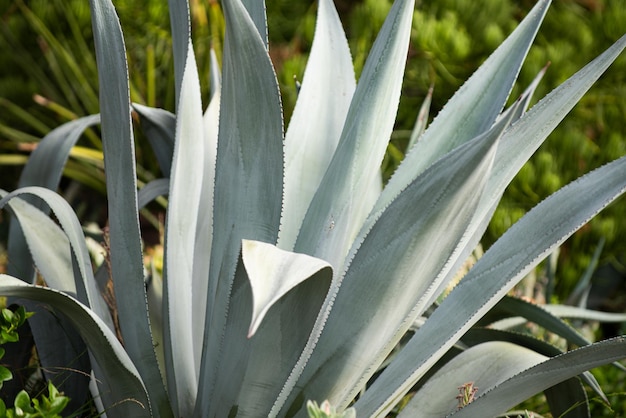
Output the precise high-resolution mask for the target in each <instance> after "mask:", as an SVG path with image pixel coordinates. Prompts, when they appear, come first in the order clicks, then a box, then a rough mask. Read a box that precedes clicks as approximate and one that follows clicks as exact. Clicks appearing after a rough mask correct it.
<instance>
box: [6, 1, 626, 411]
mask: <svg viewBox="0 0 626 418" xmlns="http://www.w3.org/2000/svg"><path fill="white" fill-rule="evenodd" d="M114 3H115V5H116V7H117V9H118V12H119V15H120V19H121V22H122V27H123V30H124V33H125V37H126V42H127V49H128V51H129V57H128V58H129V66H130V71H129V73H130V77H131V89H132V99H133V100H134V101H137V102H140V103H144V104H148V105H150V106H157V107H163V108H165V109H168V110H172V111H173V110H174V107H175V103H174V91H173V65H172V57H171V39H170V35H169V17H168V13H167V10H166V9H167V2H165V1H162V0H117V1H115V2H114ZM190 3H191V6H192V24H193V29H194V32H193V37H194V43H195V48H196V51H197V57H198V63H199V66H200V67H201V68H200V74H201V76H202V77H203V81H204V85H203V89H204V97H208V89H209V83H208V68H209V67H208V64H209V49H210V46H211V45H213V46H214V47H215V49H216V50H217V51H219V50H220V43H221V39H222V33H223V23H222V21H221V19H220V18H219V15H220V10H219V5H218V3H217V2H216V1H215V0H208V1H206V0H204V1H201V0H191V1H190ZM335 3H336V5H337V8H338V10H339V12H340V14H341V15H342V21H343V22H344V26H345V28H346V31H347V34H348V37H349V40H350V46H351V50H352V54H353V57H354V61H355V63H356V71H357V76H358V74H359V72H360V70H361V67H362V65H363V63H364V61H365V58H366V53H367V51H369V49H370V46H371V44H372V43H373V40H374V38H375V36H376V34H377V32H378V30H379V28H380V26H381V25H382V22H383V20H384V17H385V16H386V14H387V12H388V10H389V8H390V6H391V3H392V1H391V0H336V2H335ZM533 4H534V1H532V0H517V1H514V0H482V1H480V2H477V1H474V0H421V1H418V7H417V9H416V11H415V16H414V23H413V28H414V29H413V33H412V41H411V49H410V54H409V58H408V59H409V63H408V66H407V69H408V70H407V74H406V77H405V82H404V87H403V96H402V99H401V103H400V110H399V114H398V119H397V126H396V132H395V134H394V138H393V141H392V144H391V145H390V148H389V152H388V156H387V159H386V160H385V162H384V164H383V169H384V171H385V176H386V177H388V176H389V175H391V173H392V172H393V169H394V167H395V166H396V164H397V163H398V162H399V160H400V159H401V158H402V155H403V153H404V151H405V148H406V144H407V141H408V132H409V130H410V129H411V128H412V126H413V123H414V121H415V117H416V115H417V111H418V109H419V106H420V105H421V103H422V101H423V100H424V98H425V96H426V94H427V92H428V89H429V87H430V86H431V85H432V86H434V94H433V102H432V108H431V117H432V116H434V115H436V114H437V112H438V111H439V110H440V109H441V108H442V107H443V105H444V104H445V103H446V101H447V100H448V98H449V97H450V96H451V95H452V94H453V93H454V92H455V91H456V90H457V89H458V88H459V86H460V85H461V83H462V82H463V81H464V80H466V79H467V78H468V77H469V76H470V75H471V74H472V72H473V71H474V70H475V69H476V68H477V67H478V66H479V65H480V63H481V62H482V61H483V60H484V59H485V58H486V57H487V56H488V54H490V53H491V52H492V51H493V50H494V49H495V48H496V47H497V46H498V45H499V44H500V43H501V42H502V41H503V40H504V38H505V37H506V36H507V35H508V34H509V33H510V32H511V31H512V30H513V28H514V27H515V26H516V24H517V22H519V21H520V20H521V18H522V17H523V16H524V13H526V12H527V11H528V10H530V8H531V7H532V5H533ZM267 8H268V19H269V27H270V33H269V35H270V43H271V48H270V52H271V54H272V58H273V60H274V62H275V64H276V69H277V73H278V74H277V75H278V78H279V83H280V86H281V89H282V93H283V99H284V103H283V107H284V110H285V114H286V117H287V119H288V118H289V117H290V114H291V112H292V109H293V105H294V103H295V98H296V88H295V83H294V77H295V78H296V79H300V80H301V79H302V76H303V72H304V67H305V64H306V56H307V53H308V51H309V49H310V46H311V40H312V38H313V32H314V29H315V8H316V6H315V2H314V1H312V0H302V1H293V0H272V1H268V2H267ZM209 21H210V22H211V24H209ZM625 29H626V7H625V3H624V0H554V1H553V5H552V8H551V10H550V11H549V13H548V15H547V17H546V20H545V22H544V24H543V26H542V29H541V30H540V33H539V35H538V37H537V41H536V43H535V46H534V47H533V49H532V50H531V52H530V54H529V57H528V59H527V60H526V64H525V65H524V67H523V69H522V72H521V75H520V78H519V83H520V84H519V85H518V86H516V87H515V89H514V91H513V94H512V97H513V98H515V97H517V94H519V93H520V92H521V91H522V90H523V89H524V88H525V86H526V85H527V84H528V83H530V81H531V80H532V79H533V78H534V76H535V75H536V73H537V72H538V71H539V70H540V69H541V68H542V67H544V66H545V65H546V64H547V63H548V62H550V67H549V69H548V71H547V73H546V76H545V77H544V79H543V81H542V83H541V85H540V87H539V88H538V90H537V93H536V95H537V97H542V96H543V95H545V94H546V93H547V92H549V91H550V90H552V89H553V88H554V87H556V86H557V85H558V84H560V83H562V82H563V81H564V80H565V79H567V78H568V77H569V76H570V75H572V74H573V73H574V72H575V71H577V70H578V69H580V68H581V67H582V66H584V65H585V64H586V63H587V62H588V61H589V60H591V59H592V58H593V57H595V56H597V55H598V54H599V53H600V52H602V51H603V50H604V49H605V48H606V47H607V46H608V45H610V44H611V43H612V42H614V41H616V40H617V39H618V38H619V37H620V36H621V35H623V33H624V31H625ZM92 51H93V48H92V34H91V23H90V16H89V6H88V3H87V2H85V1H84V0H0V62H2V63H3V65H2V66H0V170H1V171H0V187H1V188H4V189H8V190H12V189H13V188H15V186H16V182H17V178H18V175H19V172H20V170H21V166H22V165H23V164H24V162H25V160H26V158H27V156H28V152H29V150H30V149H32V146H33V144H35V143H36V142H37V141H38V140H39V138H41V137H42V136H43V135H45V134H46V133H47V132H48V131H49V130H51V129H53V128H54V127H56V126H58V125H59V124H60V123H62V122H64V121H66V120H68V119H71V118H73V117H75V116H76V115H79V116H80V115H86V114H90V113H96V112H97V111H98V101H97V73H96V66H95V59H94V55H93V52H92ZM35 95H37V96H36V97H38V99H37V100H36V101H35V100H33V97H35ZM624 97H626V56H622V57H620V58H618V60H617V61H616V62H615V63H614V64H613V66H612V67H611V68H610V69H609V71H608V72H607V73H606V74H605V76H603V77H602V78H601V79H600V81H599V82H598V83H597V84H596V85H595V86H594V87H593V88H592V89H591V91H590V92H589V93H588V94H587V95H586V96H584V98H583V99H582V100H581V102H580V103H579V104H578V105H577V106H576V107H575V109H574V110H573V112H572V114H571V115H570V116H569V117H568V118H567V119H566V120H565V121H564V122H563V123H562V124H561V125H560V126H559V128H557V130H556V131H555V132H554V133H553V134H552V135H551V136H550V137H549V139H548V140H547V141H546V143H545V145H544V146H543V147H542V148H541V149H540V150H539V151H538V152H537V154H536V155H535V156H534V157H533V158H532V159H531V161H530V162H529V163H528V164H527V165H526V166H525V167H524V168H523V169H522V171H521V172H520V174H519V175H518V176H517V178H516V179H515V180H514V181H513V183H512V184H511V186H510V187H509V189H508V190H507V192H506V194H505V196H504V198H503V201H502V203H501V205H500V207H499V208H498V210H497V211H496V214H495V216H494V219H493V221H492V222H491V224H490V226H489V229H488V232H487V234H486V236H485V239H484V244H485V245H486V246H488V245H489V244H490V243H492V242H493V241H495V239H496V238H497V237H498V236H500V235H501V234H502V233H503V232H504V231H505V230H506V229H508V228H509V227H510V226H511V225H512V224H513V223H514V222H515V221H516V220H517V219H519V218H520V217H521V216H522V215H523V214H524V213H525V212H526V211H527V210H529V209H530V208H532V207H533V206H535V205H536V204H537V203H538V202H539V201H541V200H542V199H543V198H545V197H546V196H548V195H549V194H550V193H552V192H554V191H556V190H557V189H558V188H559V187H561V186H563V185H564V184H566V183H568V182H570V181H572V180H573V179H575V178H577V177H579V176H580V175H582V174H584V173H586V172H588V171H590V170H591V169H593V168H596V167H598V166H600V165H602V164H604V163H606V162H608V161H611V160H613V159H615V158H618V157H620V156H622V155H624V154H626V124H625V123H624V119H625V116H626V101H625V100H624V99H623V98H624ZM92 134H93V135H91V136H87V137H86V138H84V139H83V140H81V143H80V144H81V145H83V146H84V147H87V148H90V149H93V150H96V151H98V150H99V149H100V143H99V141H98V135H97V132H93V133H92ZM138 136H139V140H138V149H137V158H138V164H139V166H140V167H139V169H138V171H139V175H140V177H142V176H143V178H144V179H146V180H147V179H150V178H152V177H155V176H158V171H157V170H158V169H157V166H156V164H155V162H154V157H153V156H152V154H151V153H150V152H148V151H145V150H147V149H148V148H147V147H145V146H144V142H143V140H142V139H141V136H140V135H138ZM65 174H66V177H67V180H66V181H65V182H64V188H65V189H64V190H65V192H66V193H68V190H69V189H70V186H71V187H73V188H74V189H76V188H79V189H80V190H81V193H82V194H81V196H83V199H84V196H85V195H87V196H88V199H87V200H90V201H95V202H96V203H95V204H92V205H91V206H88V208H87V209H86V211H87V216H86V217H92V218H94V217H95V218H97V217H98V216H102V213H101V211H99V210H98V204H97V203H98V202H102V197H101V194H100V193H94V190H95V191H102V190H104V188H103V181H104V176H103V174H102V166H101V165H99V164H96V163H94V162H91V161H89V160H88V159H85V158H75V159H74V160H73V161H72V162H71V164H69V165H68V168H67V169H66V173H65ZM581 198H584V196H581ZM625 213H626V201H624V200H623V199H622V200H620V201H618V202H617V203H616V204H614V205H612V206H611V207H609V208H607V209H606V210H605V211H603V212H602V213H601V214H600V215H599V216H597V217H596V218H594V219H593V220H592V221H591V222H590V224H589V225H587V226H585V227H584V228H583V229H582V230H581V231H579V232H578V233H576V234H575V235H574V236H573V237H572V238H571V239H570V240H569V241H568V242H567V243H566V245H565V246H564V248H563V249H562V251H561V253H560V257H559V268H558V270H557V272H556V277H557V280H556V287H555V292H554V299H556V300H560V301H564V300H565V299H566V298H567V297H568V295H569V294H570V293H571V291H572V290H573V288H574V286H575V285H576V283H577V282H578V280H579V278H580V276H581V275H582V272H583V271H584V270H585V269H586V268H587V266H588V265H589V263H590V261H591V257H592V254H593V251H594V248H595V246H596V245H597V243H598V242H599V240H600V239H601V238H602V237H604V238H605V239H606V246H605V250H604V252H603V256H602V258H601V260H600V264H601V265H609V266H610V268H609V269H608V270H606V269H605V271H609V273H607V278H605V280H606V281H609V282H610V283H609V284H611V285H613V283H617V286H618V287H617V288H611V287H610V286H609V287H608V290H606V293H607V294H610V295H611V303H610V304H609V300H608V299H602V298H601V301H600V302H605V303H604V306H603V308H604V309H612V310H618V311H624V309H625V308H626V291H625V287H626V286H624V281H625V280H626V219H625V217H624V214H625ZM1 221H2V218H0V224H1ZM1 231H2V229H0V234H1ZM609 277H611V278H612V277H617V279H612V280H617V281H616V282H615V281H610V280H609ZM596 280H600V281H601V280H603V277H596ZM616 289H617V290H616ZM621 332H622V333H624V332H626V330H625V329H622V330H621ZM622 399H623V398H622ZM624 409H626V408H624Z"/></svg>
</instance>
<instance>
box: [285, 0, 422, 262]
mask: <svg viewBox="0 0 626 418" xmlns="http://www.w3.org/2000/svg"><path fill="white" fill-rule="evenodd" d="M413 7H414V1H413V0H396V2H395V3H394V5H393V6H392V8H391V11H390V12H389V15H388V16H387V18H386V20H385V23H384V24H383V27H382V29H381V30H380V33H379V34H378V37H377V38H376V41H375V43H374V46H373V47H372V50H371V52H370V55H369V56H368V59H367V62H366V63H365V67H364V68H363V73H362V74H361V79H360V80H359V83H358V86H357V89H356V91H355V93H354V96H353V98H352V102H351V104H350V109H349V111H348V115H347V116H346V122H345V124H344V128H343V132H342V134H341V139H340V140H339V145H338V146H337V150H336V151H335V153H334V155H333V158H332V160H331V162H330V165H329V167H328V170H327V171H326V173H325V175H324V177H323V179H322V181H321V183H320V186H319V188H318V190H317V192H316V193H315V195H314V197H313V200H312V202H311V205H310V207H309V209H308V211H307V213H306V215H305V217H304V221H303V223H302V229H301V230H300V233H299V235H298V238H297V240H296V245H295V250H296V251H297V252H301V253H305V254H311V255H314V256H316V257H319V258H322V259H324V260H327V261H328V262H330V264H331V265H332V266H333V268H335V269H336V270H337V271H340V270H341V269H342V266H343V261H344V258H345V256H346V255H347V253H348V249H349V248H350V246H351V245H352V241H353V240H354V238H355V236H356V234H357V232H358V230H359V228H360V227H361V224H362V222H363V220H364V219H365V217H366V216H367V213H368V212H369V210H370V207H367V206H368V203H369V202H368V200H367V199H363V196H367V194H368V191H369V189H370V188H371V186H372V183H373V181H374V179H376V177H377V176H380V171H379V166H380V163H381V161H382V159H383V156H384V154H385V150H386V149H387V143H388V141H389V137H390V135H391V132H392V130H393V125H394V120H395V116H396V111H397V108H398V102H399V99H400V90H401V87H402V76H403V74H404V68H405V64H406V56H407V51H408V46H409V35H410V31H411V20H412V17H413Z"/></svg>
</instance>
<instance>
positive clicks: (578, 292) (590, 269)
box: [566, 237, 606, 308]
mask: <svg viewBox="0 0 626 418" xmlns="http://www.w3.org/2000/svg"><path fill="white" fill-rule="evenodd" d="M605 242H606V239H605V238H604V237H600V241H599V242H598V245H597V246H596V249H595V251H594V252H593V256H592V257H591V261H590V262H589V265H588V266H587V268H586V269H585V272H584V273H583V275H582V277H581V278H580V279H579V280H578V283H576V287H575V288H574V290H573V291H572V293H571V294H570V295H569V297H568V298H567V301H566V304H568V305H578V306H580V307H581V308H584V307H585V306H586V305H587V296H588V294H589V290H590V288H591V278H592V277H593V273H594V272H595V271H596V269H597V268H598V262H599V261H600V255H601V254H602V250H603V249H604V243H605Z"/></svg>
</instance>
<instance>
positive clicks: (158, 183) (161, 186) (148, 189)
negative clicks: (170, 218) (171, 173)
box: [137, 179, 170, 209]
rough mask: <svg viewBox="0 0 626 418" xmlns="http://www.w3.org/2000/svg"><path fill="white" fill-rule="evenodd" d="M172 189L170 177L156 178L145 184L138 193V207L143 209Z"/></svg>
mask: <svg viewBox="0 0 626 418" xmlns="http://www.w3.org/2000/svg"><path fill="white" fill-rule="evenodd" d="M169 191H170V179H156V180H152V181H151V182H150V183H148V184H146V185H145V186H143V187H142V188H141V189H140V190H139V192H138V193H137V207H138V208H139V209H143V208H144V207H145V206H146V205H147V204H148V203H150V202H152V201H153V200H154V199H156V198H157V197H159V196H166V195H167V194H168V193H169Z"/></svg>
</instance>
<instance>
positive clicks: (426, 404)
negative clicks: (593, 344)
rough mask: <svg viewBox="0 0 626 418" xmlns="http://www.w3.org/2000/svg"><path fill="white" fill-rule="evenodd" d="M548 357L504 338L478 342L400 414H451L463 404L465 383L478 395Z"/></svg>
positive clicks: (438, 374) (440, 371)
mask: <svg viewBox="0 0 626 418" xmlns="http://www.w3.org/2000/svg"><path fill="white" fill-rule="evenodd" d="M485 359H489V361H485ZM544 360H546V357H545V356H542V355H541V354H538V353H536V352H535V351H532V350H529V349H527V348H524V347H521V346H519V345H516V344H511V343H507V342H503V341H491V342H486V343H483V344H479V345H476V346H474V347H471V348H469V349H467V350H465V351H463V352H462V353H461V354H459V355H458V356H456V357H455V358H454V359H452V360H451V361H449V362H448V363H447V364H446V365H445V366H443V367H442V368H441V369H439V370H438V371H437V373H435V374H434V375H433V376H432V377H431V378H430V379H429V381H428V382H427V383H426V384H425V385H424V386H423V387H422V388H421V389H419V390H418V391H417V393H415V395H414V396H413V398H412V399H411V401H410V402H409V403H408V404H407V405H406V406H405V407H404V408H403V409H402V411H401V413H400V414H399V415H398V417H400V418H402V417H413V416H419V417H425V418H426V417H432V418H435V417H437V418H438V417H444V416H448V415H449V414H451V413H453V412H454V411H456V410H457V408H458V406H459V399H457V396H458V395H459V392H460V391H463V389H462V387H463V385H466V386H467V387H468V391H469V392H470V393H471V391H472V389H473V388H475V389H477V392H476V397H478V396H480V395H481V394H483V393H484V392H485V390H487V389H489V388H491V387H494V386H497V385H498V384H499V383H501V382H503V381H505V380H506V379H508V378H509V377H511V376H512V375H514V374H517V373H520V372H522V371H524V370H526V369H528V368H530V367H532V366H534V365H536V364H537V363H540V362H542V361H544ZM475 416H478V415H475ZM480 416H487V415H480Z"/></svg>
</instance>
